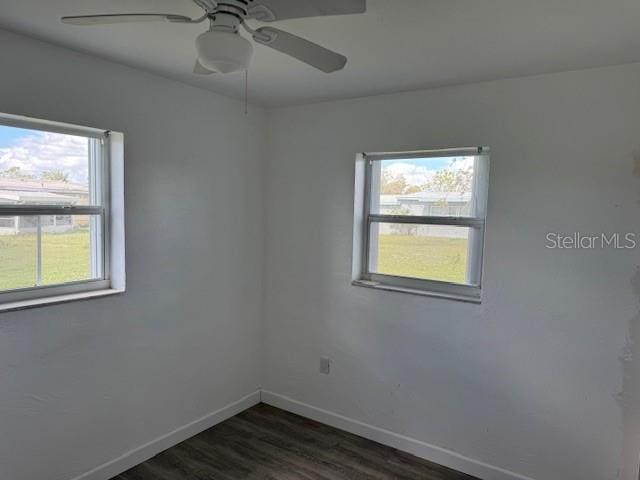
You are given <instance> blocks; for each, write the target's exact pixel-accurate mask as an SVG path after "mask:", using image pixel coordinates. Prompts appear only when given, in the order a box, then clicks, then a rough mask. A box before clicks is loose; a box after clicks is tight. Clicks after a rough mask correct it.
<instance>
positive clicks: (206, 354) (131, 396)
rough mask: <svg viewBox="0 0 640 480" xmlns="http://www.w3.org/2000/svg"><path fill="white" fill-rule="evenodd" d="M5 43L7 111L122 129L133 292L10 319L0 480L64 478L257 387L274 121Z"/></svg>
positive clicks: (3, 345) (102, 65)
mask: <svg viewBox="0 0 640 480" xmlns="http://www.w3.org/2000/svg"><path fill="white" fill-rule="evenodd" d="M0 45H2V48H0V111H2V112H7V113H13V114H21V115H28V116H33V117H42V118H47V119H51V120H57V121H62V122H69V123H75V124H80V125H87V126H93V127H99V128H107V129H114V130H118V131H123V132H124V133H125V135H126V137H125V141H126V145H125V150H126V159H125V162H126V167H125V177H126V228H127V231H126V235H127V292H126V294H124V295H121V296H117V297H111V298H104V299H99V300H89V301H84V302H78V303H71V304H66V305H59V306H53V307H46V308H39V309H34V310H28V311H23V312H17V313H10V314H2V315H0V478H2V479H6V480H40V479H47V480H69V479H71V478H73V477H75V476H77V475H80V474H82V473H83V472H86V471H87V470H90V469H92V468H94V467H97V466H98V465H100V464H102V463H103V462H106V461H109V460H112V459H114V458H116V457H118V456H119V455H121V454H123V453H125V452H127V451H129V450H131V449H133V448H136V447H139V446H141V445H142V444H144V443H145V442H149V441H151V440H153V439H155V438H157V437H159V436H161V435H164V434H166V433H168V432H170V431H172V430H173V429H175V428H177V427H180V426H183V425H185V424H187V423H188V422H191V421H193V420H196V419H197V418H199V417H201V416H203V415H205V414H208V413H210V412H213V411H215V410H216V409H219V408H221V407H223V406H225V405H227V404H229V403H230V402H233V401H236V400H238V399H239V398H241V397H242V396H244V395H247V394H249V393H251V392H254V391H255V390H256V389H258V388H259V387H260V378H259V375H260V373H259V372H260V371H259V356H260V346H261V341H260V335H261V331H260V329H261V323H262V322H261V310H260V307H261V302H262V282H261V276H262V237H263V233H262V222H261V218H262V212H261V202H262V180H261V177H262V166H261V165H262V155H263V151H262V148H263V143H264V138H265V135H264V132H265V124H264V120H265V114H264V112H262V111H261V110H259V109H252V111H251V114H250V115H249V116H248V117H247V116H245V115H244V108H243V105H242V104H241V103H240V102H236V101H233V100H229V99H227V98H224V97H220V96H216V95H214V94H211V93H209V92H205V91H203V90H198V89H195V88H191V87H188V86H185V85H182V84H179V83H175V82H172V81H168V80H164V79H161V78H159V77H154V76H151V75H147V74H144V73H140V72H137V71H135V70H132V69H128V68H125V67H122V66H119V65H116V64H112V63H107V62H102V61H99V60H95V59H92V58H90V57H87V56H84V55H81V54H76V53H73V52H71V51H68V50H62V49H58V48H55V47H52V46H49V45H47V44H43V43H40V42H37V41H34V40H30V39H27V38H25V37H21V36H17V35H13V34H11V33H7V32H0Z"/></svg>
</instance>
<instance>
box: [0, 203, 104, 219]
mask: <svg viewBox="0 0 640 480" xmlns="http://www.w3.org/2000/svg"><path fill="white" fill-rule="evenodd" d="M103 213H104V207H91V206H79V207H68V206H58V205H0V216H3V217H4V216H14V215H22V216H35V215H102V214H103Z"/></svg>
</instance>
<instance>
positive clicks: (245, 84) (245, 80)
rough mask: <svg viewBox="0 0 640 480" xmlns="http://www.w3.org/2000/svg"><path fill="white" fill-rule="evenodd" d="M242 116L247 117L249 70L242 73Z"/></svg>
mask: <svg viewBox="0 0 640 480" xmlns="http://www.w3.org/2000/svg"><path fill="white" fill-rule="evenodd" d="M244 114H245V115H249V69H246V70H245V71H244Z"/></svg>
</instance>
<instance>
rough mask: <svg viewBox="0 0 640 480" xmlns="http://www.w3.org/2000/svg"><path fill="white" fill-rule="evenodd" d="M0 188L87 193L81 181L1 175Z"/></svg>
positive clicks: (87, 188)
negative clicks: (6, 176)
mask: <svg viewBox="0 0 640 480" xmlns="http://www.w3.org/2000/svg"><path fill="white" fill-rule="evenodd" d="M0 190H17V191H23V192H42V191H46V192H51V193H62V194H69V193H71V194H85V195H86V194H88V193H89V187H88V186H87V185H84V184H81V183H73V182H61V181H50V180H36V179H22V178H2V177H0Z"/></svg>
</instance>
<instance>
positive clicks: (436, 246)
mask: <svg viewBox="0 0 640 480" xmlns="http://www.w3.org/2000/svg"><path fill="white" fill-rule="evenodd" d="M466 267H467V240H466V239H463V238H443V237H422V236H417V235H380V242H379V247H378V273H382V274H387V275H396V276H401V277H412V278H422V279H429V280H440V281H445V282H455V283H464V282H465V271H466Z"/></svg>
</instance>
